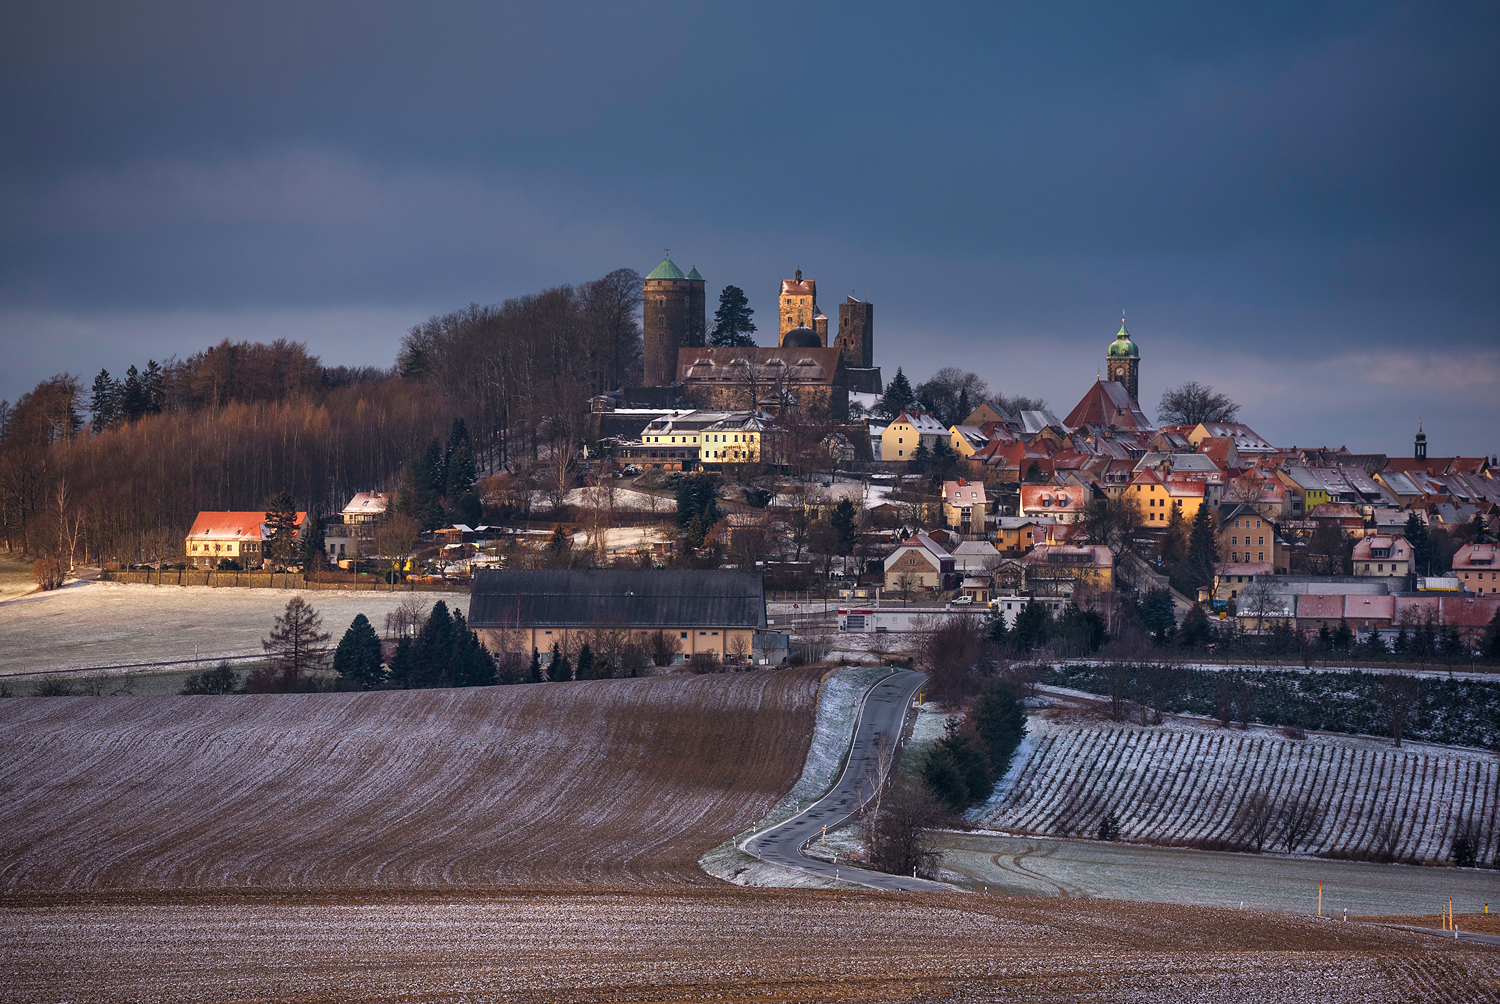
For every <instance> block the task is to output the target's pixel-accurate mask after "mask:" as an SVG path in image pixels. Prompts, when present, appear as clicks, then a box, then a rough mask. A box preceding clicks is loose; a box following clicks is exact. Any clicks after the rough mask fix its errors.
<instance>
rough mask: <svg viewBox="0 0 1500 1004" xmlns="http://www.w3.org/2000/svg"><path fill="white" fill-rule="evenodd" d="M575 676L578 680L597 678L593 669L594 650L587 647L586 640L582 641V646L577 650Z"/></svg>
mask: <svg viewBox="0 0 1500 1004" xmlns="http://www.w3.org/2000/svg"><path fill="white" fill-rule="evenodd" d="M575 678H576V679H579V680H594V679H598V677H597V676H596V675H595V669H594V650H593V649H592V648H590V647H589V643H588V642H584V643H583V647H582V648H580V649H579V650H578V669H577V671H576V677H575Z"/></svg>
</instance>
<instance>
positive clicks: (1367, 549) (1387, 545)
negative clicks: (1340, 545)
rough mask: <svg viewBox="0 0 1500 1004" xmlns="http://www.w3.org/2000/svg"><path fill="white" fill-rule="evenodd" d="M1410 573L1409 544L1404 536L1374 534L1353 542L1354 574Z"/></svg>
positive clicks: (1393, 574) (1390, 574)
mask: <svg viewBox="0 0 1500 1004" xmlns="http://www.w3.org/2000/svg"><path fill="white" fill-rule="evenodd" d="M1410 573H1411V545H1410V544H1409V543H1407V540H1406V538H1405V537H1402V536H1399V535H1398V536H1391V535H1388V534H1376V535H1375V536H1373V537H1362V538H1360V539H1359V540H1358V541H1356V542H1355V544H1354V574H1355V575H1385V576H1396V575H1408V574H1410Z"/></svg>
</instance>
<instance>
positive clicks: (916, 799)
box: [868, 781, 944, 875]
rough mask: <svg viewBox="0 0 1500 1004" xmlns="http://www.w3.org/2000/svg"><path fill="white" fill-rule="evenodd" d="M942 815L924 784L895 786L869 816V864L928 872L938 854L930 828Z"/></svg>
mask: <svg viewBox="0 0 1500 1004" xmlns="http://www.w3.org/2000/svg"><path fill="white" fill-rule="evenodd" d="M943 818H944V812H943V807H942V805H941V804H939V802H938V800H937V799H936V798H934V797H933V795H932V792H931V791H930V790H928V788H927V785H925V784H923V783H922V782H920V781H906V782H903V783H901V784H899V785H897V786H896V788H895V790H893V791H892V792H891V793H890V794H889V795H888V796H886V798H885V800H884V802H883V803H882V804H881V807H880V812H879V813H877V814H876V815H875V816H873V817H872V818H871V821H870V829H869V837H868V839H869V850H870V864H871V865H873V866H874V867H876V868H878V869H880V870H881V871H883V872H888V873H890V874H892V875H931V874H932V872H933V869H934V867H935V866H936V864H937V860H938V855H937V852H936V851H935V850H934V849H933V846H932V836H931V833H930V831H931V829H932V828H933V827H935V826H938V825H940V824H941V823H942V820H943Z"/></svg>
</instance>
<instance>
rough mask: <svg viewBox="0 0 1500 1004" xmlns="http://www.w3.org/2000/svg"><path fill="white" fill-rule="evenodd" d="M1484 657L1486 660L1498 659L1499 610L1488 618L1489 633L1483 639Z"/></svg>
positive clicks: (1499, 640)
mask: <svg viewBox="0 0 1500 1004" xmlns="http://www.w3.org/2000/svg"><path fill="white" fill-rule="evenodd" d="M1484 655H1485V658H1487V659H1500V609H1497V610H1496V611H1495V616H1493V617H1491V618H1490V628H1489V633H1488V635H1486V637H1485V642H1484Z"/></svg>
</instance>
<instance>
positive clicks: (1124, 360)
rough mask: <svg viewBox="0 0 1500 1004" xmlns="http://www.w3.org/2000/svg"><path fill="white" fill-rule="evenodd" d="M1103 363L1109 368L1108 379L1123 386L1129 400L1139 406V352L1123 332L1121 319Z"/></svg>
mask: <svg viewBox="0 0 1500 1004" xmlns="http://www.w3.org/2000/svg"><path fill="white" fill-rule="evenodd" d="M1104 361H1105V364H1106V365H1107V366H1108V367H1109V368H1108V370H1106V372H1107V373H1108V374H1109V379H1111V380H1113V381H1114V382H1115V383H1118V384H1123V385H1124V387H1125V390H1126V391H1127V392H1129V394H1130V400H1132V401H1134V402H1135V403H1136V404H1140V403H1141V399H1140V373H1141V350H1140V349H1138V348H1136V345H1135V342H1132V341H1131V340H1130V332H1128V331H1126V330H1125V318H1123V317H1122V318H1120V333H1119V334H1117V335H1115V340H1114V341H1112V342H1110V343H1109V350H1108V351H1107V352H1105V354H1104Z"/></svg>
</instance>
